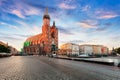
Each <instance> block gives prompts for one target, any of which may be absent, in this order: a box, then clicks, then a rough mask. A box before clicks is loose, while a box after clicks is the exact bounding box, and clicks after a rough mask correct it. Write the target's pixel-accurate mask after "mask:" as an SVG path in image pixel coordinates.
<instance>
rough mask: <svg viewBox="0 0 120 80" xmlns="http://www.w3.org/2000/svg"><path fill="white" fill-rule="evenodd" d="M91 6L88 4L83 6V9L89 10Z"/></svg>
mask: <svg viewBox="0 0 120 80" xmlns="http://www.w3.org/2000/svg"><path fill="white" fill-rule="evenodd" d="M90 8H91V6H90V5H86V6H84V7H83V8H82V11H88V10H89V9H90Z"/></svg>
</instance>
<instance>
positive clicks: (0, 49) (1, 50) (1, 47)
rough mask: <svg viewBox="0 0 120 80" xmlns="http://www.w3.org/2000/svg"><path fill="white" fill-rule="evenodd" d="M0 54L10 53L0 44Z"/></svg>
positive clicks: (7, 48)
mask: <svg viewBox="0 0 120 80" xmlns="http://www.w3.org/2000/svg"><path fill="white" fill-rule="evenodd" d="M0 52H5V53H10V49H9V47H5V46H4V45H1V44H0Z"/></svg>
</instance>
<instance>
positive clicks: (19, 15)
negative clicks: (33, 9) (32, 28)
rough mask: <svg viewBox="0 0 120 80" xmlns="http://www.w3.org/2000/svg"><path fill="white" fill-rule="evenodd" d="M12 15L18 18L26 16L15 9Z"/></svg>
mask: <svg viewBox="0 0 120 80" xmlns="http://www.w3.org/2000/svg"><path fill="white" fill-rule="evenodd" d="M11 13H12V14H15V15H16V16H18V17H20V18H25V16H24V15H23V14H22V12H21V11H20V10H17V9H14V10H12V12H11Z"/></svg>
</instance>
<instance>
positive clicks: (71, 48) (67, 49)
mask: <svg viewBox="0 0 120 80" xmlns="http://www.w3.org/2000/svg"><path fill="white" fill-rule="evenodd" d="M60 53H61V54H77V55H78V54H79V45H77V44H73V43H66V44H63V45H61V46H60Z"/></svg>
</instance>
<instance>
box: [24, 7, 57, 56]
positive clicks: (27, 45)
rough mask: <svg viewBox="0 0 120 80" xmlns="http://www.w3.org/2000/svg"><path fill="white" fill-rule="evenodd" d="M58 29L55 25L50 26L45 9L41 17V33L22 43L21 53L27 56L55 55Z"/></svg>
mask: <svg viewBox="0 0 120 80" xmlns="http://www.w3.org/2000/svg"><path fill="white" fill-rule="evenodd" d="M57 50H58V29H57V27H56V25H55V21H54V22H53V25H52V26H50V16H49V14H48V9H46V11H45V14H44V16H43V25H42V33H40V34H37V35H34V36H31V37H29V38H27V39H26V41H25V42H24V47H23V51H24V52H25V53H27V54H29V55H32V54H34V55H46V54H51V53H57Z"/></svg>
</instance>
